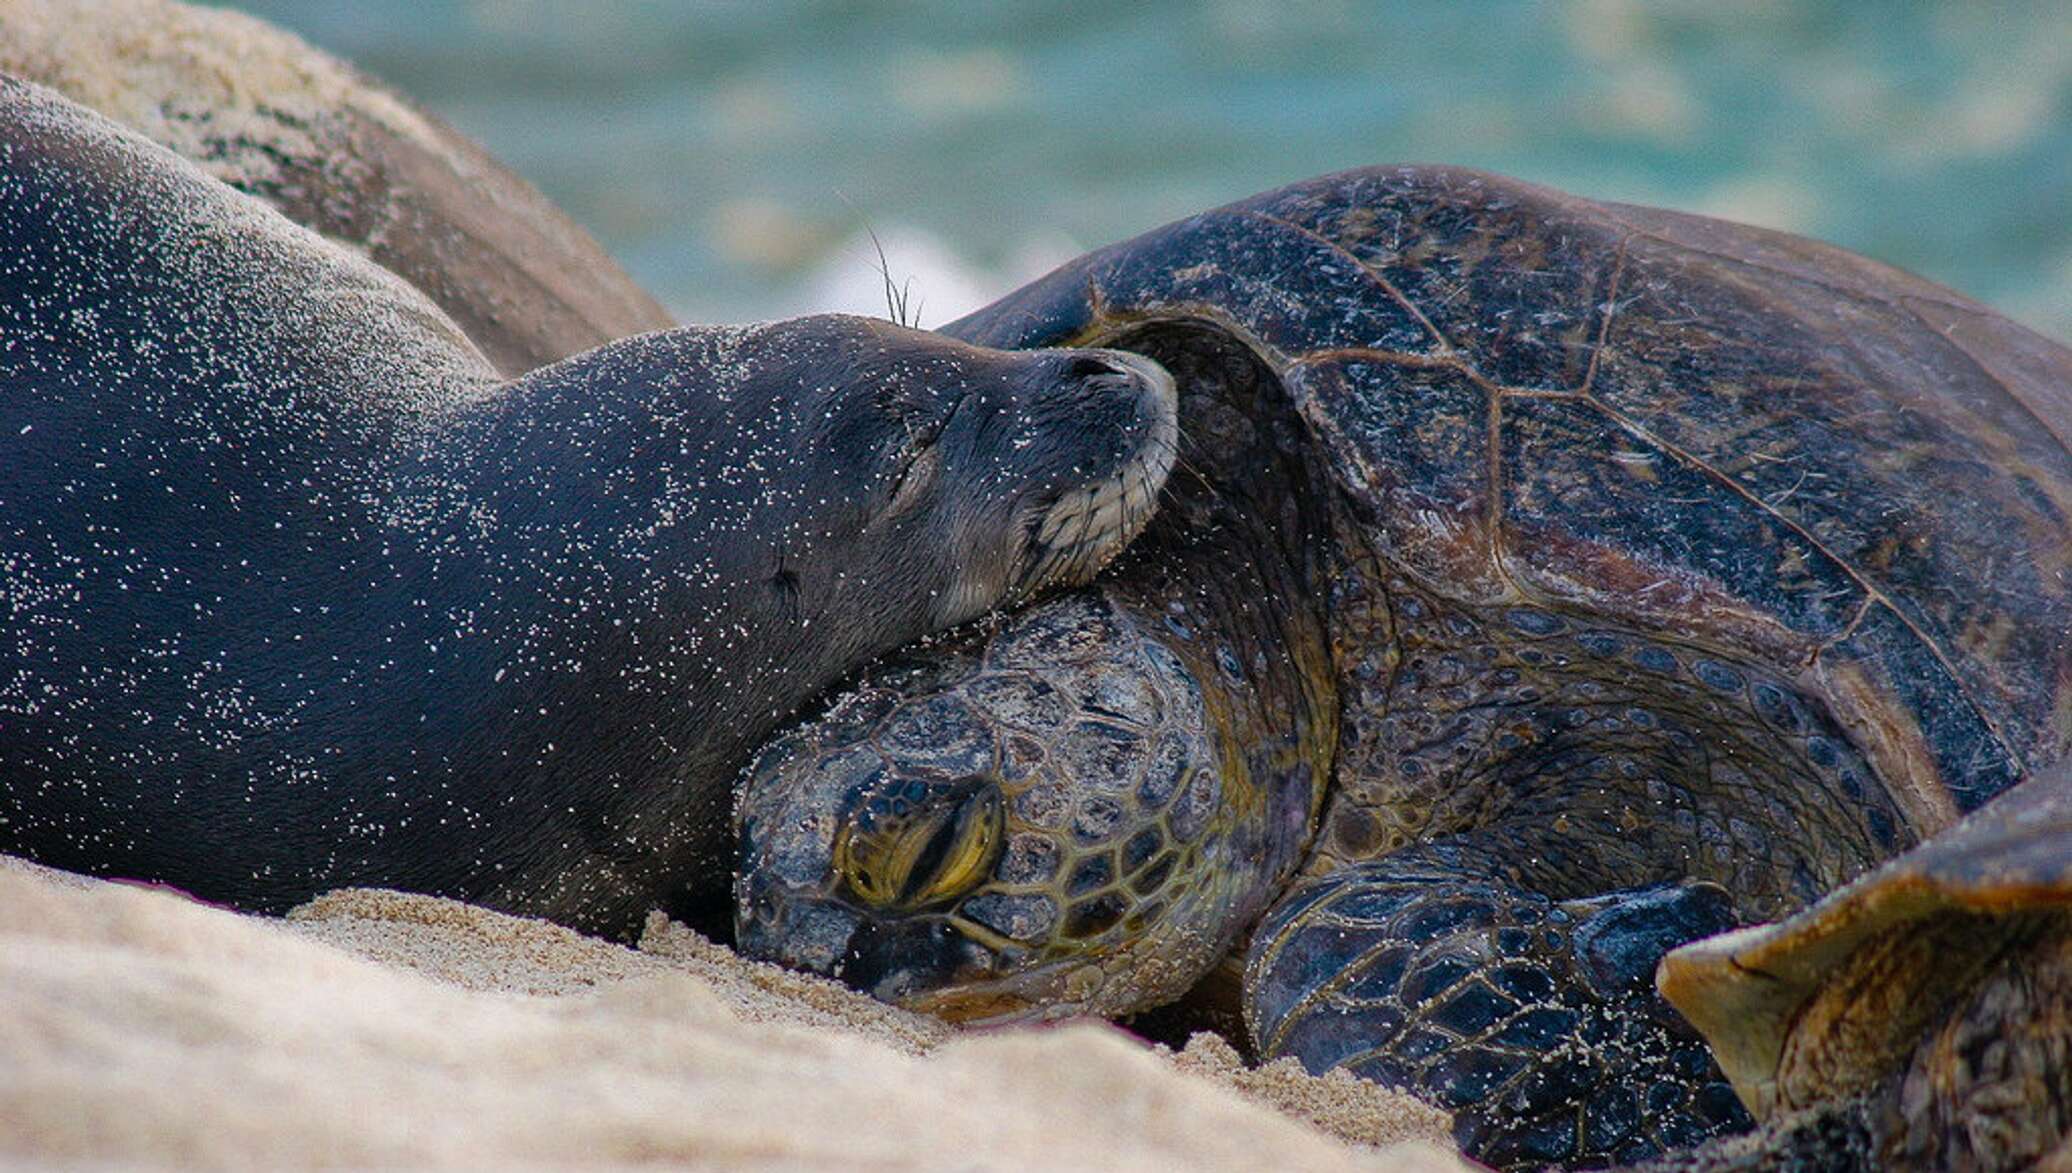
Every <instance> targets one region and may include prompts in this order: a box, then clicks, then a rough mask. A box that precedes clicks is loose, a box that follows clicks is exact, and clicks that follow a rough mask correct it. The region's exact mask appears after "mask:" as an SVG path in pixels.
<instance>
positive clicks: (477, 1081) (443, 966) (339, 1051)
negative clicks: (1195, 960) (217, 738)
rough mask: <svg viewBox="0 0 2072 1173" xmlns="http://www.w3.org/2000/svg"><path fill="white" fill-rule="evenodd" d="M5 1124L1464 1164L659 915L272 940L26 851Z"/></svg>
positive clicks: (945, 1159) (881, 1164)
mask: <svg viewBox="0 0 2072 1173" xmlns="http://www.w3.org/2000/svg"><path fill="white" fill-rule="evenodd" d="M1248 1097H1249V1098H1248ZM1262 1103H1271V1104H1275V1105H1278V1106H1280V1107H1282V1108H1284V1109H1285V1110H1287V1111H1289V1112H1292V1113H1294V1114H1296V1115H1299V1116H1306V1117H1307V1118H1309V1119H1310V1120H1312V1121H1315V1122H1316V1123H1317V1124H1318V1125H1321V1126H1323V1127H1327V1128H1330V1129H1332V1130H1333V1131H1335V1132H1336V1133H1337V1134H1338V1137H1340V1138H1345V1137H1350V1138H1355V1139H1357V1140H1361V1141H1365V1142H1369V1143H1367V1144H1350V1143H1346V1141H1345V1140H1344V1139H1337V1138H1334V1137H1332V1136H1329V1135H1326V1133H1325V1132H1323V1131H1321V1130H1320V1129H1319V1128H1317V1127H1312V1126H1309V1125H1305V1124H1302V1123H1297V1122H1296V1121H1295V1120H1292V1119H1289V1118H1288V1117H1287V1116H1283V1115H1280V1114H1278V1113H1276V1112H1274V1111H1271V1110H1269V1109H1268V1108H1267V1107H1264V1106H1262ZM0 1120H4V1121H6V1127H4V1128H0V1163H6V1162H7V1161H9V1160H10V1159H26V1160H32V1161H63V1162H93V1163H96V1164H102V1163H109V1162H114V1163H121V1164H125V1165H127V1164H208V1165H218V1166H241V1167H281V1166H310V1165H379V1166H385V1167H395V1166H431V1165H466V1166H473V1167H501V1166H509V1165H565V1164H571V1163H582V1164H585V1165H614V1164H617V1165H633V1164H654V1163H666V1164H693V1165H698V1166H709V1167H748V1166H754V1167H769V1166H777V1167H796V1166H818V1165H823V1164H832V1163H835V1162H840V1163H841V1164H842V1165H843V1166H844V1167H853V1168H887V1169H891V1168H899V1169H907V1168H939V1167H956V1168H966V1169H968V1168H975V1167H985V1168H999V1167H1021V1166H1030V1165H1044V1166H1054V1167H1064V1168H1073V1167H1080V1168H1092V1167H1100V1168H1147V1169H1148V1168H1161V1169H1166V1168H1177V1167H1184V1168H1200V1169H1222V1168H1228V1169H1257V1168H1268V1167H1281V1168H1291V1167H1292V1168H1304V1169H1319V1170H1324V1169H1379V1168H1397V1169H1426V1168H1429V1169H1454V1168H1459V1167H1460V1166H1459V1165H1458V1163H1457V1162H1456V1161H1454V1159H1453V1158H1452V1157H1451V1156H1450V1154H1449V1153H1448V1152H1446V1151H1442V1150H1441V1149H1440V1148H1438V1147H1435V1146H1434V1145H1433V1144H1431V1143H1429V1141H1431V1140H1438V1141H1440V1142H1442V1143H1443V1138H1444V1135H1445V1132H1444V1124H1445V1122H1444V1120H1443V1118H1441V1117H1440V1116H1439V1115H1438V1114H1437V1113H1434V1112H1432V1111H1431V1110H1429V1109H1426V1108H1423V1107H1420V1106H1418V1105H1417V1104H1415V1103H1414V1102H1413V1101H1408V1100H1404V1099H1400V1098H1397V1097H1394V1096H1390V1095H1388V1094H1387V1093H1385V1092H1382V1091H1381V1090H1380V1089H1378V1088H1375V1087H1373V1086H1372V1085H1368V1084H1364V1083H1360V1082H1359V1081H1356V1080H1351V1079H1348V1078H1344V1077H1339V1078H1335V1079H1324V1080H1317V1079H1310V1078H1308V1077H1307V1076H1303V1075H1301V1074H1300V1073H1299V1072H1298V1071H1294V1070H1291V1069H1289V1068H1285V1067H1276V1068H1268V1069H1266V1070H1263V1071H1248V1070H1246V1069H1244V1067H1243V1066H1242V1065H1241V1064H1239V1063H1238V1062H1237V1061H1236V1057H1235V1055H1234V1054H1232V1053H1231V1052H1229V1050H1228V1048H1227V1046H1225V1045H1222V1044H1220V1043H1212V1042H1210V1041H1208V1040H1206V1039H1198V1040H1197V1041H1196V1043H1195V1044H1194V1045H1193V1046H1190V1047H1189V1048H1188V1050H1187V1052H1186V1053H1185V1054H1183V1055H1182V1056H1180V1057H1179V1058H1178V1060H1177V1061H1175V1060H1174V1059H1172V1058H1171V1057H1169V1056H1165V1055H1163V1054H1161V1053H1159V1052H1157V1051H1154V1050H1153V1049H1150V1048H1147V1047H1144V1046H1142V1045H1140V1044H1138V1043H1137V1042H1135V1041H1134V1040H1132V1039H1130V1038H1129V1037H1128V1036H1126V1035H1124V1034H1123V1033H1121V1032H1120V1031H1117V1030H1114V1029H1112V1028H1108V1027H1103V1026H1096V1025H1091V1024H1086V1025H1073V1026H1068V1027H1063V1028H1058V1029H1051V1030H1019V1031H1003V1032H994V1033H987V1034H960V1033H958V1032H954V1031H952V1030H951V1029H950V1028H948V1027H945V1026H944V1025H942V1024H941V1023H938V1022H934V1021H932V1020H928V1019H923V1018H919V1017H917V1016H914V1015H911V1014H907V1013H905V1012H903V1011H899V1010H896V1009H894V1008H891V1007H888V1006H883V1005H880V1004H878V1003H875V1002H872V1001H870V1000H868V999H865V998H861V997H859V996H857V995H854V994H852V993H850V992H849V991H846V990H843V989H841V988H839V987H837V986H834V985H832V984H830V983H827V982H823V981H819V980H817V979H813V978H808V977H804V976H801V975H797V974H792V973H788V972H785V971H782V970H777V969H774V968H771V967H769V966H764V965H759V964H755V963H751V962H747V961H744V960H742V959H740V958H738V957H736V956H735V955H733V954H732V953H731V952H729V951H727V950H726V949H723V948H721V947H719V946H717V945H714V944H712V943H710V942H708V941H705V940H704V939H702V938H700V937H698V936H696V935H695V934H693V933H691V932H689V931H687V930H685V929H683V928H681V927H680V926H676V925H672V924H670V923H669V922H667V921H665V920H663V919H661V918H660V917H657V918H655V919H654V920H652V921H651V922H650V924H649V925H648V931H647V933H646V936H645V937H644V939H643V940H642V942H641V947H640V948H639V949H638V950H634V949H626V948H622V947H620V946H617V945H613V944H610V943H608V942H603V941H598V940H594V939H591V938H586V937H582V936H579V935H577V934H574V933H571V932H569V931H567V930H565V929H561V928H558V927H556V926H553V925H548V924H543V923H540V922H536V921H526V920H519V919H517V918H514V917H508V916H503V915H501V914H498V913H493V912H487V911H484V910H482V909H478V908H472V907H469V906H466V905H462V904H456V903H453V902H451V901H444V900H436V899H432V898H429V897H420V896H406V895H400V894H396V893H389V892H365V891H351V892H341V893H333V894H331V895H328V896H325V897H322V898H320V899H318V900H316V901H314V902H312V903H311V904H309V905H306V906H304V907H303V908H302V909H300V910H298V911H297V912H296V913H295V915H294V916H293V917H291V918H290V919H289V920H286V921H275V920H266V919H260V918H254V917H247V916H241V915H238V914H235V913H231V912H227V911H224V910H221V909H216V908H211V907H207V906H203V905H200V904H196V903H194V902H191V901H188V900H186V899H183V898H181V897H179V896H177V895H174V894H172V893H169V892H164V891H153V890H147V889H142V888H135V887H129V886H123V885H116V884H107V883H100V882H96V881H88V880H81V879H79V878H77V877H72V876H68V875H64V874H62V873H57V872H51V871H48V870H45V869H42V868H37V867H34V866H33V865H29V864H25V863H21V862H18V861H14V860H8V859H4V858H0ZM1420 1137H1422V1138H1426V1140H1425V1141H1420V1140H1419V1139H1418V1138H1420Z"/></svg>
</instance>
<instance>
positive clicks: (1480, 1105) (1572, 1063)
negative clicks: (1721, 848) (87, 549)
mask: <svg viewBox="0 0 2072 1173" xmlns="http://www.w3.org/2000/svg"><path fill="white" fill-rule="evenodd" d="M1476 839H1477V837H1476V836H1474V835H1472V834H1470V835H1464V836H1460V837H1456V838H1452V839H1447V840H1439V841H1434V842H1431V843H1426V844H1421V845H1418V846H1416V847H1411V848H1407V849H1405V850H1402V851H1398V852H1396V853H1394V854H1392V855H1388V856H1385V857H1383V858H1381V859H1379V860H1376V861H1374V862H1371V863H1366V864H1360V865H1355V866H1351V867H1347V868H1345V869H1343V870H1341V871H1339V872H1336V873H1333V874H1331V875H1328V876H1325V877H1323V878H1321V879H1315V880H1311V881H1309V882H1307V883H1305V884H1303V885H1301V886H1299V887H1297V888H1296V889H1295V890H1294V891H1292V892H1290V893H1289V895H1288V896H1287V897H1286V898H1285V899H1284V900H1282V901H1281V903H1280V904H1279V905H1278V906H1276V907H1275V908H1274V909H1273V911H1271V912H1270V913H1268V914H1267V917H1266V919H1265V921H1264V922H1263V923H1262V924H1261V926H1260V928H1259V930H1258V932H1257V933H1256V934H1255V936H1254V938H1253V946H1252V950H1251V956H1250V958H1249V959H1248V962H1247V966H1246V982H1245V985H1246V989H1247V999H1246V1006H1245V1015H1246V1019H1247V1021H1248V1023H1249V1024H1250V1027H1251V1030H1252V1034H1253V1038H1254V1039H1255V1040H1256V1041H1257V1043H1258V1045H1259V1050H1260V1054H1261V1057H1262V1058H1276V1057H1280V1056H1286V1055H1293V1056H1295V1057H1296V1058H1297V1059H1299V1060H1301V1062H1302V1063H1303V1065H1304V1066H1305V1067H1307V1068H1309V1069H1310V1070H1311V1071H1314V1072H1322V1071H1324V1070H1326V1069H1329V1068H1332V1067H1344V1068H1347V1069H1348V1070H1350V1071H1352V1072H1354V1073H1355V1074H1358V1075H1362V1076H1366V1077H1368V1078H1371V1079H1374V1080H1376V1081H1378V1082H1381V1083H1385V1084H1391V1085H1399V1086H1405V1087H1408V1088H1409V1089H1410V1090H1412V1091H1413V1092H1416V1093H1418V1094H1419V1095H1421V1096H1423V1097H1425V1098H1426V1099H1429V1100H1431V1101H1433V1102H1435V1103H1438V1104H1441V1105H1443V1106H1445V1107H1447V1108H1450V1109H1452V1110H1453V1111H1454V1113H1455V1120H1456V1124H1455V1133H1456V1137H1457V1139H1458V1140H1459V1141H1460V1142H1461V1144H1462V1147H1463V1148H1464V1149H1466V1150H1467V1151H1468V1152H1470V1153H1473V1154H1475V1155H1476V1156H1477V1157H1478V1158H1479V1159H1481V1160H1483V1161H1487V1162H1490V1163H1492V1164H1495V1165H1516V1164H1525V1165H1543V1164H1546V1163H1549V1162H1560V1163H1564V1164H1568V1163H1581V1164H1589V1163H1604V1162H1607V1161H1610V1160H1618V1161H1622V1162H1623V1161H1632V1160H1638V1159H1642V1158H1645V1157H1647V1156H1650V1155H1652V1154H1655V1153H1658V1152H1662V1151H1665V1150H1667V1149H1671V1148H1680V1147H1685V1146H1688V1145H1691V1144H1695V1143H1697V1142H1699V1141H1702V1140H1704V1139H1705V1138H1707V1137H1710V1136H1713V1135H1716V1134H1719V1133H1722V1132H1726V1131H1732V1130H1737V1129H1741V1128H1746V1127H1748V1125H1749V1123H1750V1121H1749V1118H1748V1116H1747V1114H1746V1112H1745V1111H1744V1110H1743V1109H1742V1107H1741V1105H1740V1102H1739V1101H1738V1100H1736V1098H1735V1096H1734V1093H1733V1091H1732V1089H1731V1088H1730V1087H1729V1086H1728V1084H1727V1082H1726V1080H1725V1078H1724V1077H1723V1076H1722V1075H1721V1074H1720V1072H1719V1069H1718V1068H1717V1067H1716V1066H1715V1065H1714V1063H1713V1061H1712V1056H1711V1053H1710V1052H1709V1051H1707V1050H1706V1047H1705V1044H1704V1042H1703V1041H1702V1040H1701V1039H1700V1038H1699V1037H1698V1035H1697V1034H1696V1032H1694V1031H1693V1030H1691V1028H1690V1027H1689V1026H1688V1025H1686V1024H1685V1023H1684V1022H1683V1020H1682V1019H1681V1018H1680V1017H1678V1015H1677V1014H1676V1012H1675V1011H1674V1010H1672V1009H1670V1008H1669V1006H1668V1005H1667V1004H1666V1003H1665V1002H1663V1001H1662V999H1661V997H1660V996H1659V995H1658V994H1656V993H1655V989H1654V972H1655V963H1656V961H1658V960H1659V959H1660V958H1661V956H1662V954H1663V953H1665V952H1667V951H1668V950H1669V949H1672V948H1674V947H1675V946H1677V945H1680V944H1682V943H1684V942H1686V941H1689V940H1693V939H1695V938H1698V937H1702V936H1707V935H1709V934H1712V933H1717V932H1721V931H1724V930H1726V929H1729V928H1732V927H1734V923H1735V918H1734V910H1733V906H1732V902H1731V901H1730V900H1729V898H1728V896H1727V893H1726V892H1725V891H1724V890H1723V889H1721V888H1720V887H1718V886H1717V885H1714V884H1707V883H1694V884H1684V885H1663V886H1657V887H1649V888H1634V889H1628V890H1625V891H1621V892H1613V893H1608V894H1605V895H1602V896H1598V897H1593V898H1590V899H1583V900H1568V901H1557V900H1554V899H1551V898H1549V897H1547V896H1545V895H1542V894H1540V893H1537V892H1533V891H1530V890H1528V889H1526V888H1524V887H1521V886H1519V885H1518V884H1517V883H1515V882H1514V881H1512V880H1510V879H1507V878H1505V872H1506V871H1507V870H1508V869H1505V868H1503V867H1501V866H1499V865H1498V864H1497V862H1496V858H1495V857H1494V856H1493V854H1492V853H1491V852H1489V851H1488V850H1487V849H1486V847H1485V846H1484V845H1481V844H1478V843H1477V842H1476Z"/></svg>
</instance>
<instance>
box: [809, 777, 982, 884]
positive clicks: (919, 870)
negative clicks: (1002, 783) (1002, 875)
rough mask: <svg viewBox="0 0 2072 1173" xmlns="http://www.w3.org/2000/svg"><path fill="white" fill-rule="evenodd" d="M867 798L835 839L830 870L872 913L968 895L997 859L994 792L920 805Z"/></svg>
mask: <svg viewBox="0 0 2072 1173" xmlns="http://www.w3.org/2000/svg"><path fill="white" fill-rule="evenodd" d="M910 801H911V800H908V799H906V798H903V797H901V798H895V799H891V800H887V799H883V798H874V799H872V800H871V801H870V802H869V803H868V804H866V806H865V807H864V808H863V809H862V810H859V811H858V812H857V813H856V814H854V815H852V816H850V818H849V820H848V821H847V822H846V823H845V824H844V825H843V826H842V829H841V831H840V832H839V833H837V835H836V837H835V844H834V864H835V869H836V871H838V872H839V873H840V874H841V877H842V879H843V881H844V882H845V883H846V884H847V885H848V887H849V890H850V891H851V892H853V893H855V894H856V896H857V898H858V899H860V900H862V901H863V902H864V903H866V904H869V905H872V906H874V907H877V908H886V909H895V908H918V907H920V906H922V905H925V904H935V903H938V902H940V901H945V900H953V899H955V898H957V897H958V896H962V895H963V894H964V893H966V892H969V891H970V890H971V889H972V888H974V887H976V886H977V885H978V883H979V881H981V880H983V879H985V877H986V875H987V874H988V873H989V872H990V871H991V869H992V866H993V861H994V859H995V858H996V857H997V856H998V855H999V848H1000V839H1001V833H1002V830H1001V828H1002V821H1003V812H1002V803H1001V798H1000V790H999V788H998V787H996V786H993V785H990V784H985V783H981V784H980V785H978V786H976V787H974V788H972V789H970V790H968V791H965V792H963V793H961V794H955V795H946V796H941V797H938V798H936V799H934V800H933V801H930V800H928V799H921V800H919V801H918V802H914V803H912V805H909V804H910Z"/></svg>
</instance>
